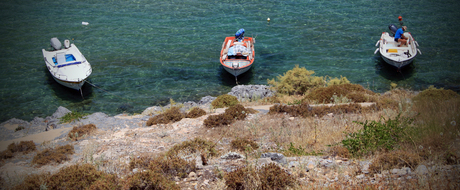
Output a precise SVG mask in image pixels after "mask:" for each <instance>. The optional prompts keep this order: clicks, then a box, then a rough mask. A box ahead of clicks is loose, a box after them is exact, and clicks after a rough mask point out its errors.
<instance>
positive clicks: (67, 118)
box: [60, 112, 88, 123]
mask: <svg viewBox="0 0 460 190" xmlns="http://www.w3.org/2000/svg"><path fill="white" fill-rule="evenodd" d="M87 115H88V114H86V113H80V112H69V113H67V114H65V115H64V116H62V117H61V118H60V122H61V123H70V122H72V121H79V120H80V119H82V118H83V117H85V116H87Z"/></svg>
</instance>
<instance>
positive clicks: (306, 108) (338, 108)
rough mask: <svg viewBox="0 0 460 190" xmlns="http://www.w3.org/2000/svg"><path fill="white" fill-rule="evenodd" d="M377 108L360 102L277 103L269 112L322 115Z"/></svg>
mask: <svg viewBox="0 0 460 190" xmlns="http://www.w3.org/2000/svg"><path fill="white" fill-rule="evenodd" d="M372 110H376V107H375V106H369V107H366V108H363V107H362V106H361V105H359V104H344V105H334V106H317V107H311V106H310V105H308V104H307V103H302V104H296V105H280V104H275V105H273V106H272V107H270V110H269V112H268V113H269V114H277V113H288V114H289V115H291V116H293V117H314V116H317V117H322V116H324V115H326V114H329V113H333V114H343V113H363V112H369V111H372Z"/></svg>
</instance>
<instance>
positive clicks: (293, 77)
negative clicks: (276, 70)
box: [267, 65, 326, 95]
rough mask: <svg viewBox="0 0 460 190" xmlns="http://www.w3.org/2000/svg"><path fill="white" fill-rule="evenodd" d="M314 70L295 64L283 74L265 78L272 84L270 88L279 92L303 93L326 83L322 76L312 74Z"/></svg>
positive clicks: (289, 93) (288, 93)
mask: <svg viewBox="0 0 460 190" xmlns="http://www.w3.org/2000/svg"><path fill="white" fill-rule="evenodd" d="M314 73H315V72H314V71H309V70H307V69H305V67H302V68H300V67H299V65H296V66H295V67H294V68H293V69H292V70H289V71H287V72H286V73H284V75H283V76H281V75H279V76H277V79H278V81H275V79H272V80H267V83H268V84H270V85H272V89H273V90H275V91H276V92H277V93H280V94H287V95H303V94H305V92H307V90H309V89H311V88H316V87H321V86H324V85H325V84H326V81H325V80H324V78H323V77H317V76H312V75H313V74H314Z"/></svg>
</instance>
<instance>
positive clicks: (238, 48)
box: [220, 30, 256, 77]
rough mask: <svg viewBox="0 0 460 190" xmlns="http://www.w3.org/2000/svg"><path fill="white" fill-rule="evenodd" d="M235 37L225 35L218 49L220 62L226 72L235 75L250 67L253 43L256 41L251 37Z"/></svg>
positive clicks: (253, 52) (252, 57) (253, 54)
mask: <svg viewBox="0 0 460 190" xmlns="http://www.w3.org/2000/svg"><path fill="white" fill-rule="evenodd" d="M237 34H238V32H237ZM243 34H244V30H243ZM237 37H238V36H236V37H235V36H231V37H226V38H225V41H224V43H223V44H222V50H221V51H220V63H221V64H222V66H223V67H224V69H225V70H226V71H227V72H229V73H230V74H232V75H233V76H235V77H237V76H238V75H241V74H243V73H244V72H246V71H248V70H249V69H250V68H251V66H252V63H254V56H255V51H254V43H255V42H256V41H255V38H252V37H243V38H242V39H241V38H237Z"/></svg>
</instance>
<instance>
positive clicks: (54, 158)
mask: <svg viewBox="0 0 460 190" xmlns="http://www.w3.org/2000/svg"><path fill="white" fill-rule="evenodd" d="M73 153H74V147H73V146H72V145H69V144H68V145H64V146H58V147H56V148H55V149H51V148H47V149H45V150H43V151H41V152H39V153H37V155H35V157H34V158H33V160H32V163H33V164H37V165H38V166H43V165H46V164H49V163H52V162H55V163H59V164H60V163H62V162H64V161H66V160H69V158H68V156H69V155H72V154H73Z"/></svg>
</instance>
